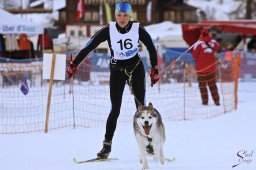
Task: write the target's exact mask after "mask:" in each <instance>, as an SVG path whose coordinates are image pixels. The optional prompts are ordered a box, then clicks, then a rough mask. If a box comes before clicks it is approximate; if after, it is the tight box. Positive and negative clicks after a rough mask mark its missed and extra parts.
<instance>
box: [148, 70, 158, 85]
mask: <svg viewBox="0 0 256 170" xmlns="http://www.w3.org/2000/svg"><path fill="white" fill-rule="evenodd" d="M158 74H159V73H158V69H157V68H155V67H153V68H151V72H150V78H151V87H153V85H154V84H155V83H156V82H158V80H159V75H158Z"/></svg>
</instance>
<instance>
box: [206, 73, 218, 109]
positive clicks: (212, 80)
mask: <svg viewBox="0 0 256 170" xmlns="http://www.w3.org/2000/svg"><path fill="white" fill-rule="evenodd" d="M208 86H209V89H210V92H211V95H212V99H213V101H214V103H215V105H217V106H218V105H220V97H219V93H218V87H217V85H216V73H211V74H209V76H208Z"/></svg>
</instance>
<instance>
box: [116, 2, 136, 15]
mask: <svg viewBox="0 0 256 170" xmlns="http://www.w3.org/2000/svg"><path fill="white" fill-rule="evenodd" d="M120 12H123V13H127V14H129V15H131V13H132V6H131V4H130V3H129V2H119V3H117V4H116V10H115V14H118V13H120Z"/></svg>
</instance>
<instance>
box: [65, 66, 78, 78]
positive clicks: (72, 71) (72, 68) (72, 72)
mask: <svg viewBox="0 0 256 170" xmlns="http://www.w3.org/2000/svg"><path fill="white" fill-rule="evenodd" d="M76 71H77V65H76V64H73V63H71V64H70V65H69V66H68V68H67V74H68V78H69V79H70V78H72V77H73V76H74V75H75V74H76Z"/></svg>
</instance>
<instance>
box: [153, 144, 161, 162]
mask: <svg viewBox="0 0 256 170" xmlns="http://www.w3.org/2000/svg"><path fill="white" fill-rule="evenodd" d="M153 148H154V155H153V159H154V160H155V161H157V160H158V159H159V153H160V147H159V144H158V142H157V141H154V143H153Z"/></svg>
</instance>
